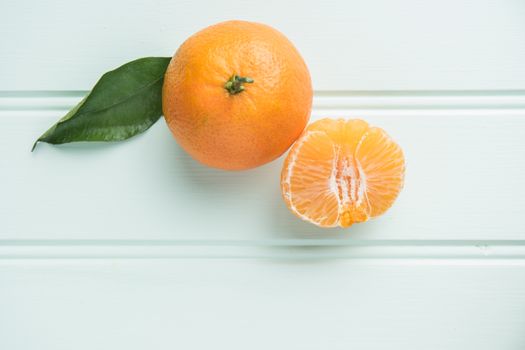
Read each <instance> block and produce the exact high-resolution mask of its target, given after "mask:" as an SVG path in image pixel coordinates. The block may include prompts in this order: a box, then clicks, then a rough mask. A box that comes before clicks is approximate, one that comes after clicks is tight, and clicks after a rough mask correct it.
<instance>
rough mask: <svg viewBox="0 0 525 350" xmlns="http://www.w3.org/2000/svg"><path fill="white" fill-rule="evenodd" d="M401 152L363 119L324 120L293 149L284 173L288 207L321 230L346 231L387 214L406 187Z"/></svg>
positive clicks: (282, 180)
mask: <svg viewBox="0 0 525 350" xmlns="http://www.w3.org/2000/svg"><path fill="white" fill-rule="evenodd" d="M404 173H405V159H404V156H403V151H402V150H401V148H400V147H399V145H397V144H396V143H395V142H394V141H393V140H392V139H391V138H390V137H389V136H388V135H387V133H386V132H385V131H384V130H383V129H380V128H377V127H373V126H370V125H368V123H367V122H365V121H363V120H359V119H354V120H344V119H337V120H334V119H328V118H327V119H322V120H319V121H316V122H314V123H312V124H311V125H309V126H308V127H307V128H306V130H305V131H304V133H303V134H302V135H301V137H300V138H299V139H298V140H297V141H296V142H295V144H294V145H293V146H292V148H291V150H290V152H289V154H288V156H287V157H286V160H285V162H284V166H283V170H282V173H281V191H282V195H283V198H284V201H285V202H286V205H287V206H288V208H289V209H290V210H291V211H292V212H293V213H294V214H296V215H297V216H299V217H300V218H302V219H304V220H306V221H309V222H311V223H313V224H315V225H318V226H321V227H335V226H341V227H348V226H350V225H352V224H354V223H357V222H363V221H367V220H368V219H369V218H373V217H376V216H378V215H381V214H383V213H384V212H385V211H386V210H387V209H388V208H390V206H391V205H392V204H393V203H394V201H395V199H396V198H397V196H398V194H399V192H400V190H401V188H402V187H403V180H404Z"/></svg>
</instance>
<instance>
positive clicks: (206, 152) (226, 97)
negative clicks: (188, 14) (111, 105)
mask: <svg viewBox="0 0 525 350" xmlns="http://www.w3.org/2000/svg"><path fill="white" fill-rule="evenodd" d="M162 105H163V112H164V117H165V119H166V122H167V124H168V126H169V128H170V130H171V132H172V133H173V135H174V137H175V138H176V140H177V141H178V143H179V144H180V145H181V146H182V148H184V150H186V152H188V153H189V154H190V155H191V156H192V157H193V158H195V159H197V160H198V161H200V162H201V163H204V164H206V165H208V166H211V167H216V168H221V169H228V170H242V169H249V168H253V167H257V166H259V165H262V164H265V163H267V162H269V161H271V160H273V159H275V158H277V157H279V156H280V155H281V154H283V153H284V152H285V151H286V150H287V149H288V148H289V147H290V146H291V144H292V143H293V142H294V141H295V140H296V139H297V138H298V137H299V135H300V134H301V132H302V131H303V129H304V127H305V126H306V124H307V122H308V119H309V117H310V110H311V106H312V83H311V80H310V74H309V72H308V68H307V67H306V64H305V63H304V61H303V59H302V57H301V55H300V54H299V52H298V51H297V49H296V48H295V47H294V46H293V45H292V43H291V42H290V41H289V40H288V39H287V38H286V37H285V36H284V35H283V34H281V33H280V32H278V31H277V30H275V29H273V28H271V27H269V26H267V25H264V24H259V23H252V22H246V21H227V22H222V23H219V24H216V25H213V26H210V27H208V28H205V29H204V30H202V31H200V32H198V33H196V34H194V35H192V36H191V37H190V38H188V39H187V40H186V41H185V42H184V43H183V44H182V45H181V47H180V48H179V49H178V50H177V52H176V53H175V55H174V56H173V59H172V60H171V62H170V64H169V66H168V69H167V71H166V75H165V78H164V87H163V92H162Z"/></svg>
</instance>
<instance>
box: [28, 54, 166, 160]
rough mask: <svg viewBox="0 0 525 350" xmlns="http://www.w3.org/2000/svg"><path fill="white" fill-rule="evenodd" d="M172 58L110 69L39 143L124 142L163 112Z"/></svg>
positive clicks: (149, 59)
mask: <svg viewBox="0 0 525 350" xmlns="http://www.w3.org/2000/svg"><path fill="white" fill-rule="evenodd" d="M169 62H170V57H145V58H139V59H138V60H135V61H131V62H129V63H126V64H124V65H123V66H120V67H119V68H117V69H115V70H112V71H110V72H107V73H106V74H104V75H103V76H102V78H100V80H99V81H98V82H97V84H96V85H95V87H93V90H91V92H89V94H88V95H87V96H86V97H85V98H84V99H83V100H82V101H80V103H79V104H78V105H76V106H75V107H74V108H73V109H72V110H70V111H69V112H68V113H67V114H66V115H65V116H64V117H62V119H60V120H59V121H58V122H57V123H56V124H55V125H53V126H52V127H51V128H50V129H49V130H47V131H46V132H45V133H44V134H43V135H42V136H40V138H39V139H38V140H36V142H35V144H34V145H33V149H32V150H31V151H33V150H34V149H35V147H36V145H37V143H38V142H47V143H51V144H61V143H68V142H78V141H121V140H126V139H128V138H130V137H132V136H135V135H137V134H140V133H141V132H144V131H146V130H147V129H148V128H149V127H150V126H152V125H153V124H154V123H155V122H156V121H157V120H159V118H160V116H161V115H162V83H163V81H164V73H165V72H166V68H167V67H168V63H169Z"/></svg>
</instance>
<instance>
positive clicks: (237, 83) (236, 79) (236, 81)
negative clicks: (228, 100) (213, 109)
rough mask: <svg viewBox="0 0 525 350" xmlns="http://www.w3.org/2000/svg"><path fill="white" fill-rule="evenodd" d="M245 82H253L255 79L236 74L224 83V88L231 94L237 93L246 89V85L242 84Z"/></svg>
mask: <svg viewBox="0 0 525 350" xmlns="http://www.w3.org/2000/svg"><path fill="white" fill-rule="evenodd" d="M243 83H248V84H251V83H253V79H252V78H250V77H241V76H238V75H237V74H234V75H232V76H231V77H230V79H228V81H227V82H226V83H225V84H224V88H225V89H226V91H228V93H229V94H230V95H236V94H238V93H240V92H243V91H244V86H243V85H242V84H243Z"/></svg>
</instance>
